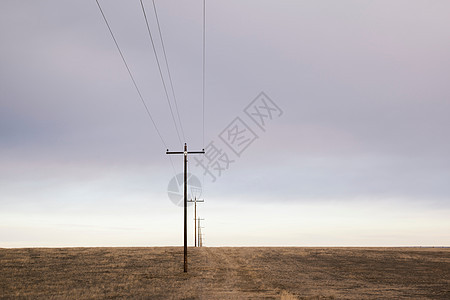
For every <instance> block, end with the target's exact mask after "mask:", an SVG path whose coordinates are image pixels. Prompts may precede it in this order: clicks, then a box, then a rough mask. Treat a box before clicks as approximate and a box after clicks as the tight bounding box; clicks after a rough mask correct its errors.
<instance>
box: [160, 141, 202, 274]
mask: <svg viewBox="0 0 450 300" xmlns="http://www.w3.org/2000/svg"><path fill="white" fill-rule="evenodd" d="M166 154H183V156H184V201H183V202H184V272H187V203H188V199H187V188H188V184H187V163H188V154H205V149H202V150H201V151H188V150H187V144H186V143H184V151H169V149H167V151H166ZM197 201H198V202H203V201H204V200H201V201H200V200H197V198H195V199H194V201H192V200H190V201H189V202H194V203H195V219H194V224H196V223H197V222H198V233H199V234H198V245H199V246H200V247H201V246H202V244H203V237H202V235H201V226H200V220H201V219H200V218H198V219H197ZM194 227H195V225H194ZM195 233H197V229H195ZM195 244H196V245H197V234H195Z"/></svg>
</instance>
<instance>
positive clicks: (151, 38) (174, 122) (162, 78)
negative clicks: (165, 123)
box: [140, 0, 184, 148]
mask: <svg viewBox="0 0 450 300" xmlns="http://www.w3.org/2000/svg"><path fill="white" fill-rule="evenodd" d="M140 2H141V7H142V12H143V14H144V18H145V24H146V25H147V31H148V35H149V37H150V41H151V44H152V48H153V52H154V53H155V58H156V63H157V65H158V70H159V75H160V76H161V81H162V84H163V87H164V92H165V94H166V99H167V103H168V104H169V109H170V114H171V115H172V120H173V124H174V125H175V130H176V131H177V136H178V140H179V141H180V144H183V143H182V141H181V137H180V133H179V131H178V126H177V122H176V121H175V116H174V114H173V109H172V105H171V104H170V99H169V93H168V92H167V87H166V83H165V81H164V77H163V74H162V71H161V65H160V63H159V59H158V54H157V53H156V48H155V43H154V42H153V37H152V33H151V31H150V26H149V24H148V19H147V14H146V13H145V8H144V3H143V2H142V0H140ZM181 126H182V124H181V123H180V127H181ZM183 138H184V136H183ZM166 148H167V147H166Z"/></svg>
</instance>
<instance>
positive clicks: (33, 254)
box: [0, 247, 450, 299]
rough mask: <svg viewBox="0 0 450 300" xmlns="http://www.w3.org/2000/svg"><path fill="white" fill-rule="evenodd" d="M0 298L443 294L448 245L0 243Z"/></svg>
mask: <svg viewBox="0 0 450 300" xmlns="http://www.w3.org/2000/svg"><path fill="white" fill-rule="evenodd" d="M0 297H1V298H3V299H7V298H32V299H49V298H50V299H51V298H53V299H64V298H71V299H98V298H150V299H280V298H281V299H380V298H389V299H401V298H405V299H406V298H408V299H410V298H415V299H427V298H428V299H450V249H446V248H206V247H204V248H189V272H188V273H183V249H182V248H175V247H164V248H56V249H55V248H53V249H51V248H50V249H43V248H32V249H0Z"/></svg>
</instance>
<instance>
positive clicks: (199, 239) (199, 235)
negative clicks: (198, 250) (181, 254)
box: [197, 218, 204, 247]
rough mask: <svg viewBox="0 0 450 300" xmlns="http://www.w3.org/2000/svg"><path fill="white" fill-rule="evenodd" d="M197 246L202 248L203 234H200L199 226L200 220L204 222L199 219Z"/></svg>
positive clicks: (200, 228) (200, 227)
mask: <svg viewBox="0 0 450 300" xmlns="http://www.w3.org/2000/svg"><path fill="white" fill-rule="evenodd" d="M197 220H198V246H199V247H203V234H202V228H203V227H202V226H200V220H204V219H201V218H198V219H197Z"/></svg>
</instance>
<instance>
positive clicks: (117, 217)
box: [0, 0, 450, 247]
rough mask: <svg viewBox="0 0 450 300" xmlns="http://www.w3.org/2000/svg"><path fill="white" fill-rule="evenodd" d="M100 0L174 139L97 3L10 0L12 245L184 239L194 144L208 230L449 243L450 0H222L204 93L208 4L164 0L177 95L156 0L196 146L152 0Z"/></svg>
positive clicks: (262, 239)
mask: <svg viewBox="0 0 450 300" xmlns="http://www.w3.org/2000/svg"><path fill="white" fill-rule="evenodd" d="M99 2H100V4H101V6H102V9H103V11H104V13H105V16H106V18H107V19H108V22H109V24H110V26H111V29H112V31H113V33H114V35H115V38H116V40H117V42H118V44H119V46H120V48H121V50H122V52H123V55H124V57H125V59H126V61H127V63H128V66H129V68H130V70H131V72H132V74H133V76H134V79H135V80H136V83H137V86H138V87H139V89H140V91H141V93H142V96H143V99H144V101H145V103H146V105H147V107H148V108H149V111H150V113H151V115H152V117H153V119H154V121H155V124H156V126H157V128H158V130H159V131H160V133H161V136H162V139H163V141H162V140H161V139H160V137H159V136H158V133H157V131H156V130H155V127H154V126H153V124H152V122H151V120H150V118H149V116H148V115H147V113H146V110H145V107H144V105H143V103H142V102H141V99H140V98H139V95H138V93H137V92H136V90H135V88H134V85H133V82H132V80H131V79H130V77H129V75H128V73H127V69H126V67H125V65H124V63H123V61H122V59H121V57H120V54H119V52H118V50H117V48H116V46H115V44H114V41H113V39H112V37H111V35H110V33H109V31H108V28H107V26H106V24H105V22H104V20H103V18H102V15H101V13H100V11H99V8H98V7H97V4H96V2H95V1H94V0H89V1H87V0H85V1H61V0H59V1H56V0H43V1H13V0H3V1H1V3H0V40H1V46H0V166H1V167H0V247H25V246H118V245H121V246H136V245H142V246H159V245H181V244H182V238H183V233H182V221H183V220H182V216H183V215H182V208H181V207H179V206H177V205H175V204H174V203H173V202H172V201H171V199H169V195H168V192H167V190H168V185H169V181H170V180H171V178H172V177H173V176H174V175H175V174H177V173H180V172H182V170H183V161H182V156H173V157H171V158H169V157H168V156H167V155H166V154H165V150H166V147H167V148H169V149H170V150H173V151H181V150H182V143H183V142H187V143H188V147H189V149H190V150H200V149H202V148H204V147H207V146H208V144H209V143H210V142H212V145H214V146H215V147H216V148H217V149H218V150H220V154H218V155H216V156H215V158H216V159H215V160H214V161H209V163H210V164H209V169H208V170H209V171H210V172H211V173H206V175H204V172H203V169H202V167H201V166H200V165H199V164H198V162H197V161H196V160H195V157H194V156H191V157H190V159H189V170H190V172H192V174H194V175H195V176H196V177H197V178H198V179H199V180H200V182H202V185H203V191H202V193H201V195H200V193H198V192H197V194H198V196H199V197H202V198H204V199H205V203H202V204H199V215H200V216H201V217H202V218H204V219H205V220H204V221H203V226H204V227H205V228H203V232H204V233H205V237H204V238H205V242H204V244H205V245H209V246H220V245H268V246H270V245H298V246H302V245H361V246H364V245H368V246H370V245H374V246H382V245H422V246H425V245H447V246H450V219H449V218H448V216H449V215H450V139H449V137H448V136H449V128H450V118H449V117H448V115H449V113H450V84H449V78H450V55H449V53H450V39H449V38H448V37H449V36H450V21H449V20H450V19H449V18H448V12H449V11H450V2H449V1H445V0H442V1H437V0H436V1H425V0H424V1H360V0H355V1H300V0H295V1H294V0H292V1H287V0H286V1H278V0H277V1H275V0H264V1H263V0H245V1H242V0H239V1H237V0H236V1H230V0H227V1H223V0H222V1H220V0H207V1H206V57H205V58H206V77H205V105H204V107H203V104H202V103H203V102H202V10H203V7H202V3H203V2H202V1H192V0H190V1H187V0H168V1H160V0H156V1H155V3H156V7H157V9H158V17H159V22H160V26H161V32H162V35H163V39H164V43H165V50H166V54H167V59H168V63H169V67H170V73H171V77H172V81H173V87H174V91H175V95H176V99H177V105H175V102H174V99H173V95H172V92H171V90H170V87H169V81H168V73H167V69H166V67H165V62H164V56H163V52H162V47H161V42H160V39H159V34H158V27H157V23H156V19H155V14H154V11H153V6H152V1H150V0H144V1H143V3H144V6H145V8H146V13H147V17H148V20H149V26H150V29H151V32H152V35H153V39H154V42H155V46H156V50H157V53H158V57H159V59H160V63H161V67H162V71H163V76H164V78H165V80H166V84H167V85H168V89H169V90H168V92H169V96H170V98H169V99H170V103H171V106H172V109H173V112H174V116H175V121H176V123H177V125H176V126H178V131H179V134H180V135H181V140H182V141H181V142H182V143H180V140H179V139H178V137H177V131H176V129H175V124H174V121H173V120H172V116H171V113H170V109H169V105H168V102H167V99H166V96H165V92H164V89H163V84H162V82H161V79H160V75H159V72H158V66H157V62H156V59H155V55H154V53H153V50H152V46H151V43H150V39H149V36H148V32H147V28H146V24H145V19H144V16H143V13H142V9H141V6H140V2H139V1H138V0H135V1H119V0H115V1H111V0H108V1H106V0H103V1H101V0H99ZM261 92H263V94H261ZM264 101H265V102H264ZM264 103H265V104H266V105H267V106H266V107H264V105H262V104H264ZM176 106H177V107H178V113H179V115H180V120H181V124H182V126H181V127H182V128H181V127H180V126H179V122H178V116H177V110H176V108H177V107H176ZM255 106H256V107H257V108H258V109H259V112H260V114H261V115H263V116H261V117H258V116H257V115H252V114H251V113H252V112H253V113H255V112H256V111H255V110H254V108H255ZM267 107H269V108H271V109H272V110H270V109H269V110H267ZM203 108H204V111H205V114H204V122H205V128H204V129H205V135H204V137H203V134H202V132H203ZM246 112H247V113H246ZM252 117H253V118H254V119H252ZM261 121H264V124H263V125H262V126H259V125H261V123H258V122H261ZM258 124H259V125H258ZM233 130H238V131H239V132H241V133H240V134H239V135H238V134H237V133H236V131H233ZM182 131H183V132H184V136H185V138H183V136H182ZM233 132H234V133H235V135H234V136H233ZM242 132H243V133H242ZM233 138H234V140H233ZM210 146H211V145H210ZM214 153H215V152H213V150H212V147H209V148H208V147H207V154H208V155H206V157H202V156H196V158H198V159H202V158H203V162H202V163H203V164H207V163H208V159H209V158H212V157H213V154H214ZM227 160H228V162H230V163H229V165H227V163H226V162H227ZM172 163H173V166H174V167H172ZM219 165H220V166H222V167H223V168H224V170H222V171H221V173H220V174H219V171H218V170H217V166H219ZM226 167H228V168H226ZM211 174H212V175H214V176H215V179H213V177H212V176H211ZM192 193H194V191H192ZM189 213H190V216H189V219H190V220H189V222H190V224H189V229H190V231H193V225H192V220H191V219H192V218H193V212H192V208H190V211H189ZM192 234H193V233H192V232H190V233H189V239H190V243H191V244H192V243H193V241H192V239H193V237H192Z"/></svg>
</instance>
